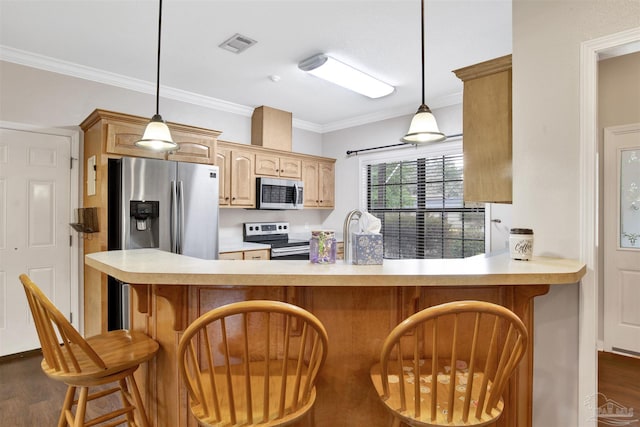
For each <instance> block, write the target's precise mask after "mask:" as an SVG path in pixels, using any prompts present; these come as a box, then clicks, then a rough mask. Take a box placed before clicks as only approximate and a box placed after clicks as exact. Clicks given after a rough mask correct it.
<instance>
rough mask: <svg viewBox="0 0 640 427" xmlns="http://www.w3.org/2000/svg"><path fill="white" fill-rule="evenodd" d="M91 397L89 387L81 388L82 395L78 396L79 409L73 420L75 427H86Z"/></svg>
mask: <svg viewBox="0 0 640 427" xmlns="http://www.w3.org/2000/svg"><path fill="white" fill-rule="evenodd" d="M88 395H89V387H80V395H79V396H78V407H77V408H76V415H75V417H74V418H73V427H82V426H84V417H85V415H86V412H87V396H88Z"/></svg>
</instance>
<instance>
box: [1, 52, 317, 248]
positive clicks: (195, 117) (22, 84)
mask: <svg viewBox="0 0 640 427" xmlns="http://www.w3.org/2000/svg"><path fill="white" fill-rule="evenodd" d="M0 94H2V95H1V96H0V120H1V121H6V122H15V123H21V124H28V125H36V126H47V127H54V128H70V129H74V130H77V131H79V127H78V125H79V124H80V123H81V122H82V121H83V120H84V119H85V118H86V117H87V116H88V115H89V114H90V113H91V112H92V111H93V110H94V109H96V108H101V109H105V110H112V111H119V112H123V113H128V114H134V115H139V116H143V117H147V116H148V117H151V114H152V113H153V111H154V108H155V97H154V95H152V94H145V93H141V92H136V91H133V90H128V89H124V88H121V87H117V86H111V85H107V84H102V83H96V82H93V81H89V80H83V79H80V78H75V77H71V76H65V75H62V74H57V73H52V72H49V71H44V70H39V69H36V68H31V67H25V66H22V65H17V64H13V63H9V62H4V61H0ZM160 112H161V113H162V116H163V117H164V118H165V120H168V121H171V122H176V123H183V124H187V125H192V126H200V127H204V128H208V129H216V130H220V131H222V135H221V136H220V138H221V139H224V140H228V141H233V142H238V143H242V144H249V143H250V142H251V117H250V115H251V111H250V109H249V111H248V112H247V114H246V115H242V114H234V113H229V112H224V111H220V110H216V109H213V108H207V107H203V106H199V105H194V104H190V103H186V102H180V101H176V100H172V99H165V98H161V99H160ZM293 151H296V152H300V153H305V154H312V155H320V154H321V151H322V135H320V134H318V133H315V132H310V131H307V130H303V129H297V128H294V129H293ZM325 216H326V211H321V210H306V211H304V212H302V211H301V212H287V214H286V217H285V214H284V213H283V212H282V211H280V212H264V211H251V210H246V209H222V210H221V213H220V237H221V238H224V239H238V240H241V239H242V223H243V222H251V221H271V220H274V221H276V220H278V221H282V220H288V221H290V223H291V225H292V228H294V229H295V230H299V231H301V232H303V231H304V230H305V229H307V228H312V227H314V228H315V227H317V226H318V225H319V224H321V223H322V221H323V219H324V217H325Z"/></svg>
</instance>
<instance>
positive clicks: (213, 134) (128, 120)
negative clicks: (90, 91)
mask: <svg viewBox="0 0 640 427" xmlns="http://www.w3.org/2000/svg"><path fill="white" fill-rule="evenodd" d="M148 122H149V119H148V118H144V117H138V116H131V115H128V114H122V113H114V112H111V111H104V110H95V111H94V112H93V113H92V114H91V115H90V116H89V117H87V119H85V121H84V122H83V123H82V125H81V127H82V128H83V130H85V132H86V131H87V130H88V129H89V128H90V127H92V126H94V125H96V124H101V125H105V127H106V133H105V135H104V144H105V145H104V153H105V154H116V155H121V156H132V157H146V158H152V159H166V160H175V161H181V162H189V163H204V164H213V163H214V160H215V159H214V152H215V147H216V141H217V138H218V136H219V135H220V132H218V131H214V130H209V129H202V128H198V127H192V126H186V125H181V124H177V123H167V125H168V126H169V130H170V131H171V137H172V138H173V140H174V141H175V142H176V143H177V144H178V147H179V148H178V150H176V151H172V152H169V153H165V152H157V151H152V150H148V149H145V148H139V147H136V146H135V143H136V141H138V140H139V139H140V138H141V137H142V134H143V133H144V129H145V127H146V126H147V123H148Z"/></svg>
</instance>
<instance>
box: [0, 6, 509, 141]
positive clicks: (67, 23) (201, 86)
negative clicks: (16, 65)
mask: <svg viewBox="0 0 640 427" xmlns="http://www.w3.org/2000/svg"><path fill="white" fill-rule="evenodd" d="M425 10H426V12H425V15H426V21H425V22H426V24H425V32H426V36H425V40H426V101H427V104H428V105H429V106H430V107H431V108H437V107H442V106H446V105H451V104H454V103H458V102H461V93H462V84H461V82H460V81H459V80H458V79H457V78H456V77H455V75H454V74H453V73H452V72H451V71H452V70H454V69H457V68H460V67H464V66H467V65H471V64H475V63H477V62H481V61H484V60H488V59H492V58H495V57H498V56H502V55H506V54H509V53H511V1H510V0H494V1H487V0H466V1H457V0H428V1H427V4H426V6H425ZM157 25H158V2H157V1H151V0H84V1H80V0H42V1H35V0H0V55H1V56H0V59H4V60H8V61H12V62H20V63H24V64H26V65H32V66H37V67H40V68H48V69H52V70H57V71H59V72H65V73H68V74H72V75H80V76H85V77H86V78H94V79H96V80H103V81H113V82H116V84H120V83H122V84H123V85H124V86H127V85H128V86H129V87H136V85H138V86H139V87H140V88H141V89H140V90H143V91H147V92H154V91H155V73H156V53H157ZM235 33H240V34H242V35H245V36H247V37H250V38H252V39H254V40H257V42H258V43H257V44H256V45H254V46H253V47H251V48H249V49H248V50H246V51H245V52H243V53H241V54H235V53H231V52H228V51H226V50H222V49H220V48H218V45H219V44H220V43H222V42H223V41H224V40H226V39H227V38H229V37H230V36H232V35H233V34H235ZM319 52H324V53H326V54H330V55H332V56H334V57H335V58H337V59H340V60H342V61H343V62H347V63H349V64H351V65H353V66H355V67H357V68H360V69H362V70H363V71H365V72H367V73H368V74H371V75H373V76H376V77H378V78H380V79H382V80H384V81H386V82H388V83H390V84H392V85H394V86H395V87H396V91H395V92H394V93H392V94H391V95H388V96H386V97H384V98H380V99H377V100H372V99H369V98H366V97H364V96H362V95H358V94H356V93H352V92H349V91H347V90H346V89H342V88H340V87H337V86H334V85H332V84H330V83H327V82H324V81H322V80H319V79H317V78H315V77H313V76H310V75H307V74H306V73H304V72H302V71H300V70H298V68H297V64H298V62H299V61H301V60H303V59H305V58H307V57H309V56H311V55H313V54H315V53H319ZM420 54H421V51H420V1H419V0H391V1H389V0H386V1H385V0H368V1H366V0H341V1H327V0H288V1H270V0H255V1H249V0H235V1H231V0H227V1H220V0H208V1H205V0H200V1H196V0H164V5H163V22H162V56H161V58H162V59H161V61H162V62H161V76H160V81H161V85H162V89H161V93H162V94H163V96H178V95H176V94H179V95H180V96H183V97H191V99H194V100H197V101H195V102H201V101H202V102H203V103H206V104H207V105H210V106H211V105H213V106H215V108H221V109H226V108H229V109H230V110H233V109H234V108H236V109H242V108H245V109H246V108H250V109H253V108H254V107H257V106H260V105H268V106H271V107H274V108H279V109H282V110H286V111H291V112H292V113H293V117H294V121H295V120H297V121H298V122H299V123H300V122H303V123H306V124H307V125H308V127H310V128H313V127H316V129H317V130H319V131H326V130H332V129H337V128H341V127H347V126H349V125H350V124H356V123H360V122H366V121H370V120H380V119H383V118H387V117H394V116H398V115H402V114H411V113H413V112H415V110H416V109H417V107H418V105H419V104H420V98H421V94H420V92H421V89H420V84H421V82H420ZM272 75H277V76H279V77H280V80H279V81H278V82H273V81H272V80H271V79H270V78H269V76H272ZM152 108H153V106H151V109H152ZM160 111H161V112H162V100H161V103H160Z"/></svg>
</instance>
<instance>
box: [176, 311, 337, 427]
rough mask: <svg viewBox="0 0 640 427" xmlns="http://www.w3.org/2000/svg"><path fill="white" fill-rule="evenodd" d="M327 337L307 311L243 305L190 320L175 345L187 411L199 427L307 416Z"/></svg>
mask: <svg viewBox="0 0 640 427" xmlns="http://www.w3.org/2000/svg"><path fill="white" fill-rule="evenodd" d="M327 344H328V339H327V332H326V330H325V328H324V326H323V325H322V323H320V321H319V320H318V319H317V318H316V317H315V316H313V315H312V314H311V313H309V312H307V311H306V310H304V309H302V308H300V307H297V306H295V305H291V304H287V303H284V302H279V301H242V302H237V303H232V304H228V305H225V306H222V307H219V308H216V309H213V310H211V311H209V312H207V313H205V314H203V315H202V316H201V317H199V318H198V319H197V320H196V321H195V322H193V323H192V324H191V325H190V326H189V327H188V328H187V329H186V330H185V332H184V334H183V336H182V338H181V339H180V343H179V346H178V364H179V367H180V373H181V375H182V378H183V379H184V380H185V384H186V388H187V391H188V394H189V405H190V410H191V413H192V414H193V415H194V416H195V418H196V419H197V420H198V422H199V423H200V424H201V425H204V426H216V427H218V426H225V427H231V426H258V425H259V426H261V427H271V426H283V425H287V424H290V423H293V422H295V421H297V420H299V419H301V418H302V417H303V416H305V415H307V414H308V413H310V411H311V410H312V408H313V404H314V402H315V398H316V389H315V382H316V379H317V376H318V372H319V371H320V369H321V367H322V365H323V364H324V361H325V359H326V356H327Z"/></svg>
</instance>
